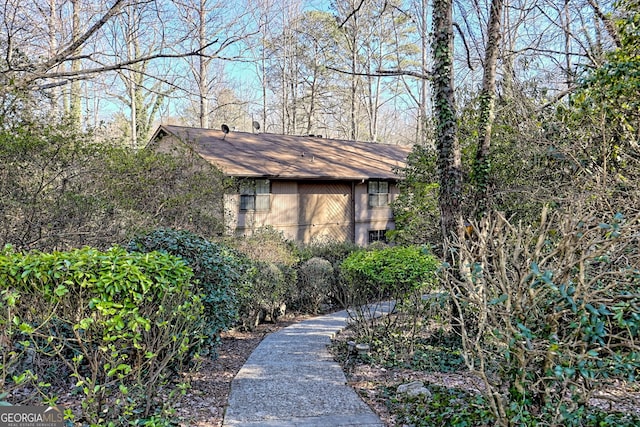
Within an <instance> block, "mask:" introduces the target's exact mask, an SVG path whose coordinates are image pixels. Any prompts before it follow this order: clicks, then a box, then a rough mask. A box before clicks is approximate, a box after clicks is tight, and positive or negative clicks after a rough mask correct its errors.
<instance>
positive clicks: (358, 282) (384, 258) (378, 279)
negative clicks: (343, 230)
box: [340, 246, 440, 303]
mask: <svg viewBox="0 0 640 427" xmlns="http://www.w3.org/2000/svg"><path fill="white" fill-rule="evenodd" d="M439 266H440V263H439V261H438V260H437V258H436V257H434V256H433V255H431V254H429V253H428V252H427V250H426V249H425V248H424V247H420V246H393V247H386V248H382V249H373V250H365V249H362V250H359V251H356V252H353V253H352V254H351V255H349V257H347V259H345V260H344V262H343V263H342V264H341V266H340V272H341V275H342V277H343V280H344V283H345V285H346V286H347V287H348V290H349V296H348V297H349V299H351V300H354V301H355V302H357V303H360V302H366V301H371V300H379V299H381V298H393V299H396V300H402V299H404V298H405V297H407V296H408V295H409V294H410V293H411V292H413V291H422V290H424V289H433V288H435V286H436V285H437V283H438V278H437V270H438V268H439Z"/></svg>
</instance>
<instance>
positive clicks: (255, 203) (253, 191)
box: [240, 179, 271, 211]
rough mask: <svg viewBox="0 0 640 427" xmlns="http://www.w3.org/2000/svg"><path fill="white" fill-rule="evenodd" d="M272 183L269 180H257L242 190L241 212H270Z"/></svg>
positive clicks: (244, 186)
mask: <svg viewBox="0 0 640 427" xmlns="http://www.w3.org/2000/svg"><path fill="white" fill-rule="evenodd" d="M270 193H271V183H270V182H269V180H268V179H256V180H255V181H250V182H248V183H246V184H245V185H243V186H242V187H241V188H240V210H241V211H268V210H269V197H270Z"/></svg>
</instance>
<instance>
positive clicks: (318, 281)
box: [296, 257, 334, 313]
mask: <svg viewBox="0 0 640 427" xmlns="http://www.w3.org/2000/svg"><path fill="white" fill-rule="evenodd" d="M333 278H334V272H333V266H332V265H331V263H330V262H329V261H327V260H326V259H323V258H318V257H314V258H311V259H309V260H307V261H305V262H304V263H302V264H301V265H300V267H298V288H297V297H296V308H297V309H298V310H300V311H304V312H307V313H317V312H318V309H319V308H320V304H322V303H323V302H324V301H326V300H327V298H328V297H329V293H330V292H331V284H332V281H333Z"/></svg>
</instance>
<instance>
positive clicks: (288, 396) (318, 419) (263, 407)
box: [223, 303, 393, 427]
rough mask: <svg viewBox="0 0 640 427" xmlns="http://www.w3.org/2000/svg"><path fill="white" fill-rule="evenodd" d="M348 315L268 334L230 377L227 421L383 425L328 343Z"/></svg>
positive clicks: (306, 426)
mask: <svg viewBox="0 0 640 427" xmlns="http://www.w3.org/2000/svg"><path fill="white" fill-rule="evenodd" d="M392 309H393V306H392V305H390V304H388V303H387V304H386V305H384V306H382V307H381V306H380V305H376V310H375V315H380V314H382V312H388V311H390V310H392ZM348 321H349V314H348V313H347V312H346V311H340V312H337V313H333V314H329V315H326V316H320V317H316V318H313V319H309V320H305V321H303V322H300V323H297V324H295V325H291V326H289V327H286V328H284V329H281V330H280V331H278V332H275V333H273V334H271V335H268V336H266V337H265V338H264V339H263V340H262V342H261V343H260V345H258V347H256V349H255V350H254V351H253V353H252V354H251V355H250V356H249V358H248V359H247V361H246V363H245V364H244V366H243V367H242V368H241V369H240V371H239V372H238V374H237V375H236V377H235V379H234V380H233V382H232V383H231V393H230V395H229V403H228V407H227V409H226V413H225V417H224V422H223V426H225V427H231V426H233V427H235V426H251V427H255V426H264V427H269V426H273V427H276V426H278V427H279V426H286V427H290V426H301V427H302V426H304V427H311V426H314V427H331V426H371V427H374V426H375V427H383V426H384V424H383V423H382V421H380V418H378V416H377V415H376V414H374V413H373V411H372V410H371V409H370V408H369V407H368V406H367V405H366V404H365V403H364V402H363V401H362V399H361V398H360V397H359V396H358V395H357V393H356V392H355V391H354V390H353V389H352V388H351V387H350V386H349V385H347V380H346V378H345V376H344V373H343V372H342V368H341V367H340V365H339V364H338V363H336V362H334V361H333V358H332V356H331V354H330V353H329V351H328V349H327V346H328V345H329V344H330V342H331V338H332V337H333V336H334V334H336V333H337V332H339V331H340V330H342V329H344V328H345V326H346V325H347V322H348Z"/></svg>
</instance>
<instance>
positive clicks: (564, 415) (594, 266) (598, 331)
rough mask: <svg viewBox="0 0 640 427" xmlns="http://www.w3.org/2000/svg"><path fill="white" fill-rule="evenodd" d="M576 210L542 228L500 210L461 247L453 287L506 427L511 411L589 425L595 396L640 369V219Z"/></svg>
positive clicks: (468, 348) (468, 341) (549, 217)
mask: <svg viewBox="0 0 640 427" xmlns="http://www.w3.org/2000/svg"><path fill="white" fill-rule="evenodd" d="M575 209H576V210H575V211H572V212H559V211H556V212H552V213H549V212H547V211H544V212H543V214H542V216H541V219H540V221H539V224H538V225H537V226H536V227H525V226H523V225H521V224H520V225H513V224H511V223H509V221H507V220H506V219H505V218H504V217H503V216H502V215H500V214H499V213H494V214H492V215H491V216H488V217H487V218H486V221H485V222H484V223H483V224H482V225H481V226H480V227H479V228H478V234H477V240H475V241H471V242H461V243H459V244H458V245H457V249H458V254H459V255H460V257H461V259H462V260H463V264H462V265H463V271H461V272H458V273H457V274H451V275H450V276H449V277H448V280H446V283H447V284H448V285H449V286H450V293H451V296H452V299H453V303H455V304H456V305H457V306H458V311H459V313H461V314H462V317H461V319H460V321H461V323H460V325H459V326H460V332H461V334H462V338H463V339H462V343H463V345H464V349H465V352H466V356H467V357H466V362H467V364H468V367H469V369H470V370H471V371H472V372H474V373H476V374H478V376H479V377H481V378H483V379H484V380H485V389H486V393H485V398H486V400H487V402H488V403H489V405H490V407H491V409H492V411H493V413H494V416H495V418H496V419H497V420H498V424H499V425H512V423H513V422H514V420H513V419H512V417H511V415H509V411H512V412H513V411H516V412H518V413H521V414H537V418H538V419H544V420H545V422H547V423H548V424H549V425H576V426H577V425H584V424H585V423H587V418H586V417H587V416H588V412H587V411H586V409H587V404H588V401H589V398H590V397H591V396H593V395H594V393H596V392H601V391H605V392H606V391H607V390H609V391H611V390H612V389H615V391H616V394H618V392H619V391H620V390H621V389H622V390H624V385H625V383H627V384H629V383H630V384H633V383H634V382H635V379H636V378H637V376H638V374H639V373H640V357H639V353H638V347H637V341H638V334H639V331H640V309H639V308H638V307H640V300H639V293H638V290H639V289H640V268H639V266H640V252H639V250H638V236H639V235H640V222H639V221H638V218H634V219H625V218H624V217H623V216H621V215H614V216H613V218H609V219H608V220H601V221H598V220H596V219H595V218H597V217H596V213H595V212H592V211H590V210H582V208H580V207H579V206H577V207H576V208H575ZM623 395H624V393H622V394H620V395H619V396H618V397H616V398H615V400H616V401H624V398H623V397H621V396H623ZM604 396H607V393H605V394H604ZM629 403H631V404H632V402H629Z"/></svg>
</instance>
